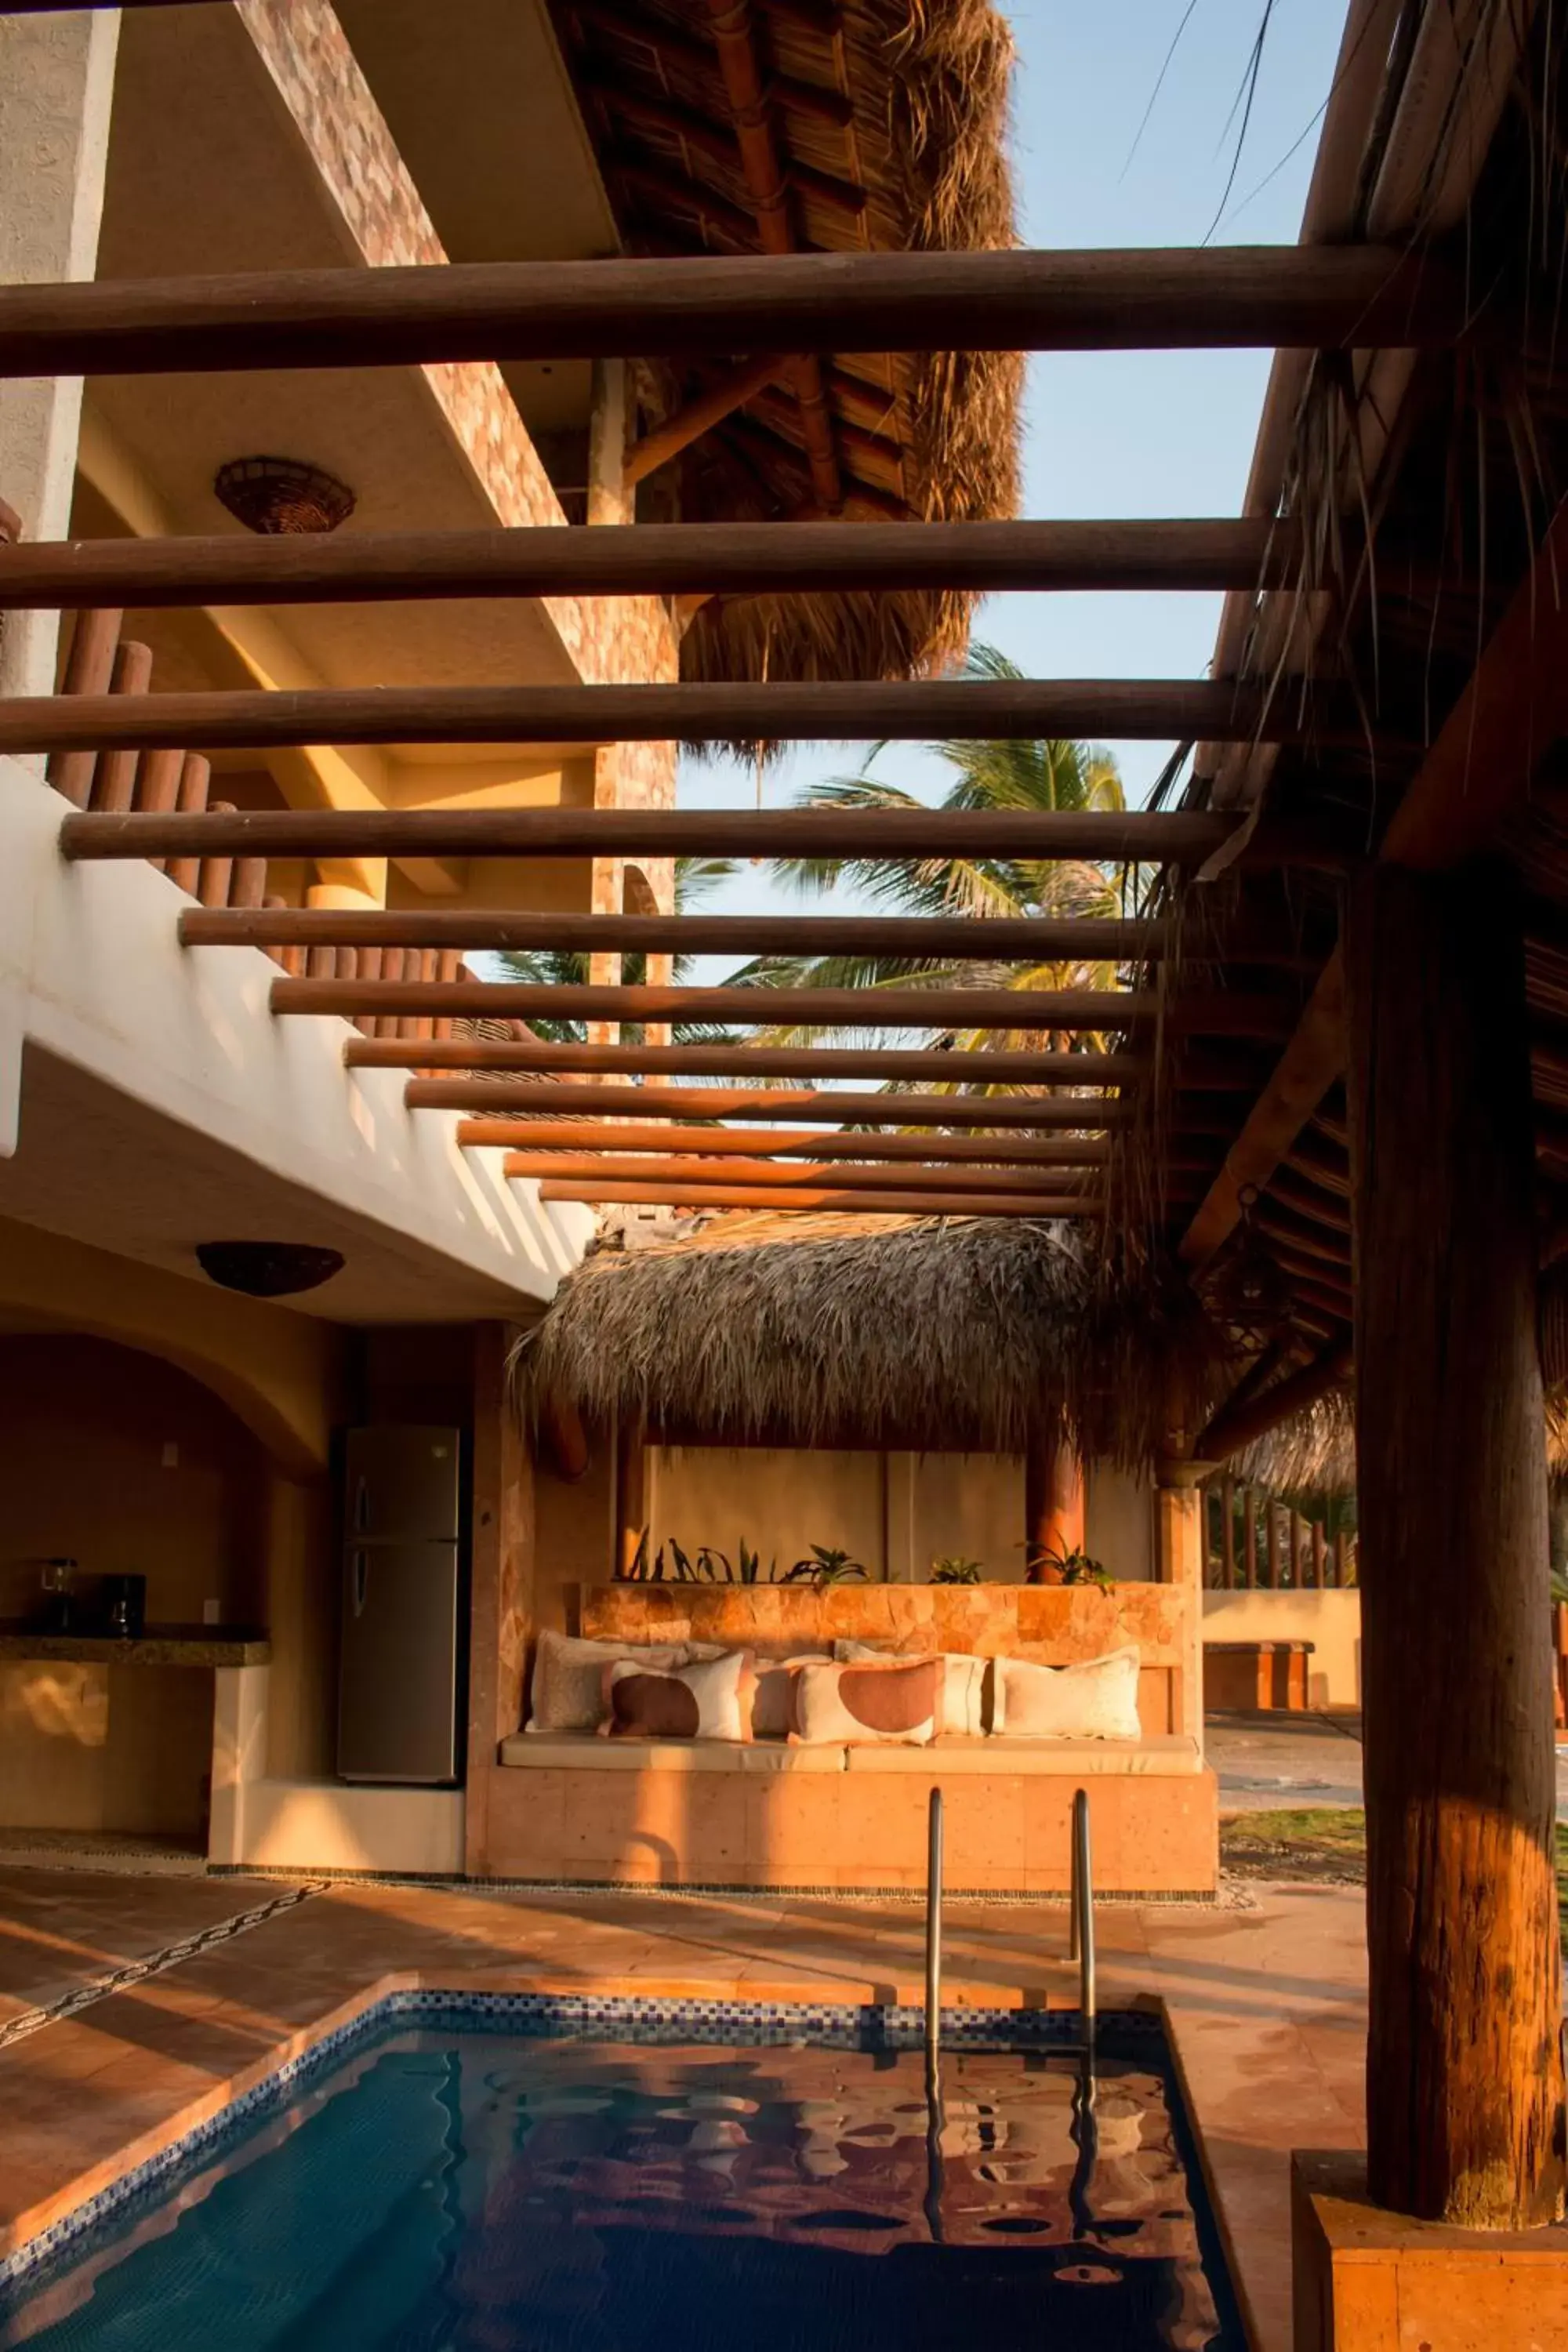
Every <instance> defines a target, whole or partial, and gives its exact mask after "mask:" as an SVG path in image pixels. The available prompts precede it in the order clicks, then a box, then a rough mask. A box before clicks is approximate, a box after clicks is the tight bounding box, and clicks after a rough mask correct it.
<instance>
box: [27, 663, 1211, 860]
mask: <svg viewBox="0 0 1568 2352" xmlns="http://www.w3.org/2000/svg"><path fill="white" fill-rule="evenodd" d="M151 699H153V700H154V701H156V700H159V699H163V698H160V697H157V696H153V697H152V698H151ZM5 707H7V706H5V705H0V709H5ZM9 707H11V708H13V709H14V708H15V707H16V706H15V705H12V706H9ZM1236 830H1237V827H1236V823H1235V820H1234V819H1233V818H1230V817H1225V816H1210V815H1207V814H1203V813H1201V812H1198V811H1184V810H1182V811H1176V810H1173V811H1169V812H1167V811H1163V810H1161V811H1156V812H1154V813H1152V814H1148V813H1138V812H1133V813H1128V814H1123V813H1121V811H1112V810H1102V809H1041V810H1011V809H1007V810H1004V809H973V810H971V809H844V810H840V809H580V808H531V809H239V810H237V811H236V812H235V813H234V814H233V815H230V816H223V817H219V816H212V815H191V816H182V815H178V814H175V815H166V814H153V815H147V814H141V813H140V812H137V813H134V814H131V815H128V816H99V815H95V814H88V813H85V812H83V813H75V812H73V813H72V814H70V815H68V817H66V818H65V820H64V822H63V823H62V824H61V826H60V835H59V842H60V849H61V852H62V854H63V855H64V856H67V857H69V858H87V857H188V856H198V857H199V856H237V857H252V856H254V857H311V858H322V857H844V858H856V859H860V858H889V859H899V860H903V859H910V858H930V857H964V858H976V859H984V858H1026V859H1029V860H1032V861H1033V860H1048V859H1051V858H1068V859H1078V858H1092V859H1094V860H1096V861H1099V862H1101V863H1107V864H1125V863H1136V864H1138V865H1161V864H1163V863H1164V862H1166V861H1167V860H1171V859H1182V860H1184V861H1191V862H1194V863H1202V862H1203V861H1204V860H1205V859H1207V858H1209V857H1212V856H1214V855H1215V853H1216V852H1217V851H1218V850H1220V849H1222V848H1223V847H1224V846H1225V845H1226V843H1227V842H1228V841H1229V840H1230V838H1231V836H1232V835H1233V834H1234V833H1235V832H1236Z"/></svg>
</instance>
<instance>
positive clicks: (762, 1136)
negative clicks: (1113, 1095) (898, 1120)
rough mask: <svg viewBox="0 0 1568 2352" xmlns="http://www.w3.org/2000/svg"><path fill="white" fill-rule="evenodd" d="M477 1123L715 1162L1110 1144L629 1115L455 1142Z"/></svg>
mask: <svg viewBox="0 0 1568 2352" xmlns="http://www.w3.org/2000/svg"><path fill="white" fill-rule="evenodd" d="M476 1128H482V1129H484V1130H485V1135H484V1141H485V1142H486V1143H488V1144H493V1143H494V1142H495V1141H496V1140H497V1139H500V1141H501V1142H502V1143H504V1144H505V1145H507V1146H508V1147H509V1148H510V1149H516V1150H523V1149H525V1148H526V1149H527V1150H530V1151H537V1152H542V1153H548V1152H556V1151H591V1152H596V1153H605V1152H622V1151H626V1152H648V1151H653V1152H662V1153H666V1154H668V1153H679V1154H680V1155H681V1156H682V1157H683V1158H684V1159H690V1160H702V1159H709V1160H713V1161H715V1162H716V1163H719V1162H722V1161H724V1160H734V1159H743V1160H798V1159H801V1158H802V1157H805V1158H806V1159H810V1160H868V1161H872V1162H877V1163H888V1162H891V1161H911V1162H913V1163H915V1164H916V1165H922V1166H932V1167H946V1166H952V1167H958V1166H970V1165H974V1166H979V1167H985V1166H988V1165H989V1166H994V1167H998V1168H1097V1167H1100V1166H1102V1165H1103V1164H1104V1162H1105V1161H1106V1160H1107V1159H1108V1158H1109V1157H1110V1145H1109V1144H1108V1142H1107V1141H1106V1139H1104V1137H1103V1136H1085V1137H1081V1138H1080V1137H1074V1136H1066V1135H1042V1136H1030V1135H1017V1136H995V1135H930V1136H927V1135H846V1134H845V1133H843V1132H842V1130H840V1129H826V1130H822V1129H813V1130H811V1131H809V1132H807V1133H805V1134H804V1135H797V1134H795V1133H793V1132H792V1131H791V1129H788V1128H777V1129H773V1128H727V1127H671V1126H661V1125H660V1124H659V1123H658V1120H656V1119H627V1120H626V1121H625V1123H624V1124H619V1125H613V1124H610V1123H608V1122H605V1121H595V1120H593V1119H591V1118H540V1119H528V1120H521V1119H516V1118H510V1119H496V1118H475V1119H468V1120H464V1121H462V1122H460V1123H459V1126H458V1141H459V1142H461V1143H465V1144H467V1143H472V1142H473V1141H474V1140H475V1138H474V1136H473V1134H472V1132H471V1130H472V1129H476ZM546 1172H547V1173H548V1172H549V1171H546ZM557 1172H559V1173H561V1174H565V1173H567V1172H568V1171H565V1170H560V1171H557Z"/></svg>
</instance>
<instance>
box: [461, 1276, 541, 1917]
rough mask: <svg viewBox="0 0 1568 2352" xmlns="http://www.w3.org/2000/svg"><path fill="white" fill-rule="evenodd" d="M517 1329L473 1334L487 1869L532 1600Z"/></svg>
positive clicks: (471, 1678)
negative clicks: (493, 1791)
mask: <svg viewBox="0 0 1568 2352" xmlns="http://www.w3.org/2000/svg"><path fill="white" fill-rule="evenodd" d="M516 1337H517V1334H516V1333H515V1331H513V1330H512V1329H511V1328H510V1326H509V1325H507V1324H504V1323H481V1324H479V1326H478V1327H477V1328H476V1331H475V1334H474V1343H475V1344H474V1434H473V1475H474V1496H473V1520H472V1527H471V1529H470V1535H471V1544H470V1550H471V1557H472V1570H471V1577H470V1592H469V1604H468V1605H469V1638H468V1791H467V1797H466V1800H465V1804H464V1848H463V1867H464V1869H465V1870H466V1872H467V1873H468V1876H469V1877H470V1878H484V1877H487V1876H488V1875H489V1793H490V1784H491V1777H492V1775H493V1774H494V1773H495V1772H496V1771H497V1770H498V1769H500V1767H499V1766H498V1763H497V1760H496V1748H497V1746H498V1745H499V1743H500V1741H501V1740H503V1739H505V1738H507V1737H508V1736H509V1734H510V1733H511V1732H514V1731H515V1730H516V1729H517V1727H518V1725H519V1723H520V1722H521V1719H522V1694H523V1677H524V1674H525V1672H526V1668H527V1661H528V1643H529V1638H530V1634H531V1617H532V1610H533V1464H532V1460H531V1456H530V1454H529V1451H528V1447H527V1445H526V1444H524V1442H523V1436H522V1432H521V1427H520V1426H519V1423H518V1418H517V1414H516V1412H514V1411H513V1409H512V1403H511V1400H510V1396H509V1395H508V1393H507V1358H508V1356H509V1354H510V1349H511V1346H512V1343H513V1341H514V1340H515V1339H516Z"/></svg>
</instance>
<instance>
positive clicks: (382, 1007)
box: [271, 979, 1289, 1037]
mask: <svg viewBox="0 0 1568 2352" xmlns="http://www.w3.org/2000/svg"><path fill="white" fill-rule="evenodd" d="M271 1005H272V1010H273V1012H274V1013H279V1014H300V1013H342V1014H346V1015H347V1016H348V1017H349V1018H351V1019H356V1018H358V1016H359V1015H360V1014H362V1013H382V1014H384V1013H436V1014H437V1015H438V1016H443V1017H454V1016H459V1017H461V1016H467V1017H473V1016H478V1017H479V1018H481V1019H482V1018H486V1017H489V1016H491V1015H494V1016H498V1017H501V1018H508V1019H512V1020H521V1021H529V1020H538V1019H541V1018H542V1019H546V1020H561V1021H671V1022H675V1021H699V1022H700V1021H712V1022H750V1023H753V1024H757V1025H760V1026H765V1027H768V1028H776V1027H782V1026H784V1025H788V1026H791V1027H806V1028H817V1029H910V1030H916V1031H919V1030H922V1029H959V1030H969V1029H1002V1030H1006V1031H1009V1032H1011V1031H1017V1032H1019V1033H1020V1034H1023V1033H1026V1032H1029V1031H1036V1030H1054V1031H1057V1032H1068V1031H1077V1032H1079V1033H1088V1034H1099V1033H1101V1032H1111V1033H1114V1034H1121V1033H1122V1032H1124V1031H1126V1030H1127V1029H1129V1028H1131V1027H1134V1026H1143V1025H1146V1024H1148V1023H1150V1022H1152V1021H1155V1020H1157V1019H1159V1018H1161V1017H1162V1015H1163V1017H1164V1018H1165V1019H1166V1020H1167V1021H1168V1020H1169V1019H1170V1009H1169V1007H1167V1006H1164V1005H1163V1003H1162V1000H1161V999H1160V997H1159V996H1158V995H1157V994H1156V992H1154V991H1153V990H1152V989H1142V990H1135V989H1110V988H1105V989H1097V988H1050V989H1047V988H909V989H895V988H766V989H763V988H646V987H644V988H614V987H611V988H601V987H591V986H590V987H575V986H571V985H565V984H560V983H552V982H531V981H488V980H449V981H441V980H414V981H408V980H390V981H389V980H357V979H356V980H275V981H274V982H273V983H272V990H271ZM1288 1021H1289V1003H1288V1001H1285V1000H1281V999H1279V998H1276V997H1268V996H1231V995H1226V994H1223V993H1221V994H1217V995H1215V996H1210V997H1199V996H1189V997H1186V998H1185V999H1184V1001H1183V1003H1182V1005H1181V1023H1182V1026H1183V1027H1184V1029H1186V1030H1188V1031H1190V1032H1194V1033H1202V1034H1212V1035H1216V1036H1226V1037H1256V1036H1263V1037H1268V1036H1275V1037H1277V1036H1279V1034H1280V1030H1281V1027H1282V1025H1283V1024H1285V1023H1286V1022H1288Z"/></svg>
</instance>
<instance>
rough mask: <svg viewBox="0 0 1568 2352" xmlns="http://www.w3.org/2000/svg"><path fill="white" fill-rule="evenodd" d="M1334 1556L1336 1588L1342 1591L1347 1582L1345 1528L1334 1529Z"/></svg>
mask: <svg viewBox="0 0 1568 2352" xmlns="http://www.w3.org/2000/svg"><path fill="white" fill-rule="evenodd" d="M1332 1558H1333V1563H1334V1590H1335V1591H1336V1592H1338V1591H1342V1589H1343V1587H1344V1583H1345V1531H1344V1529H1343V1528H1336V1529H1335V1531H1334V1544H1333V1553H1332Z"/></svg>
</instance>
